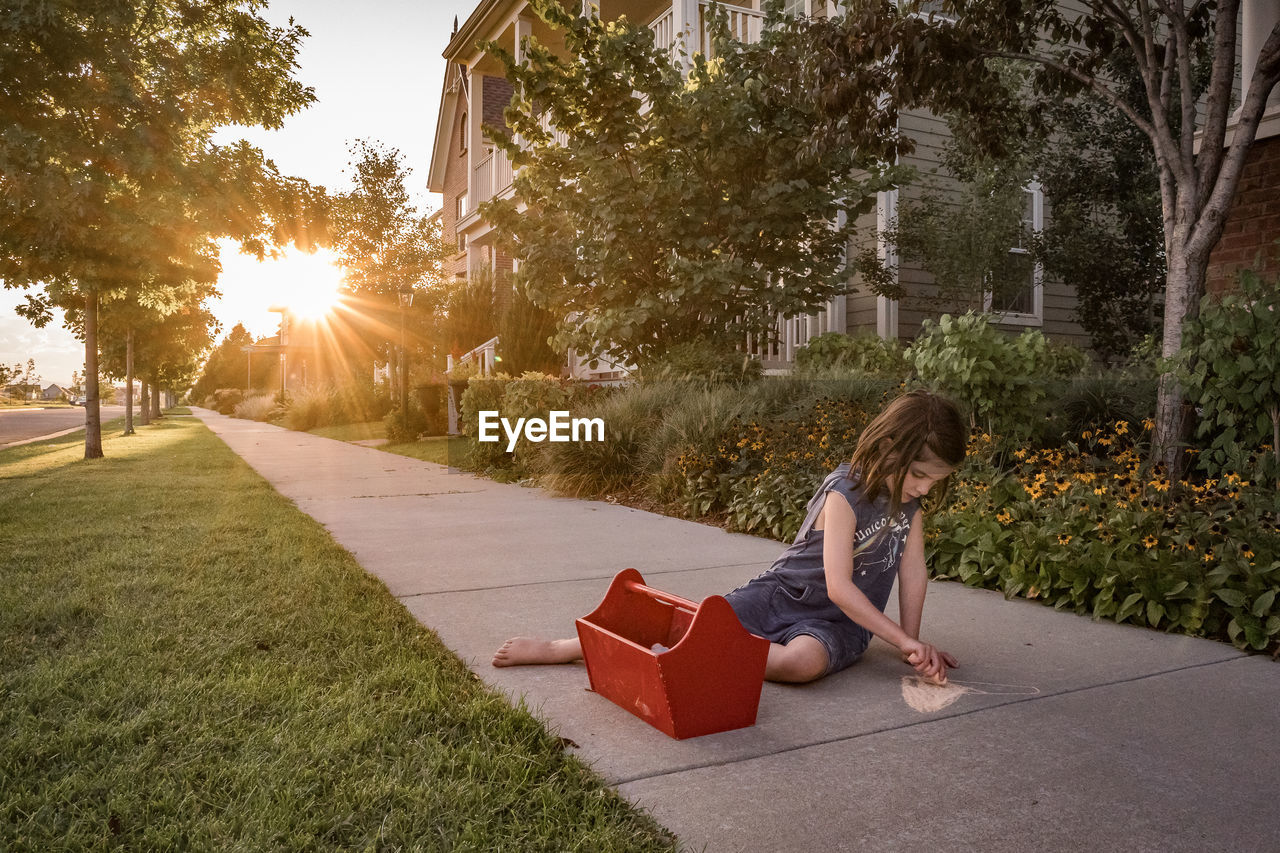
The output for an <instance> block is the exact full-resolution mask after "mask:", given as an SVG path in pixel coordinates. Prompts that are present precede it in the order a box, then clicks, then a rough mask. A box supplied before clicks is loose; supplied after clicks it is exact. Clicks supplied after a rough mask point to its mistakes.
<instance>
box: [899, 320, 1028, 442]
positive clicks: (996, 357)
mask: <svg viewBox="0 0 1280 853" xmlns="http://www.w3.org/2000/svg"><path fill="white" fill-rule="evenodd" d="M1047 358H1048V356H1047V343H1046V341H1045V338H1044V335H1042V334H1041V333H1040V332H1039V331H1038V330H1032V329H1028V330H1027V331H1026V332H1023V333H1022V334H1021V335H1020V336H1018V337H1017V338H1010V337H1009V336H1007V335H1005V334H1003V333H1002V332H1000V331H999V330H998V329H996V328H994V327H992V326H991V324H990V320H989V318H988V317H987V315H985V314H974V313H973V312H969V313H967V314H965V315H964V316H961V317H952V316H950V315H943V317H942V319H940V320H939V321H938V322H937V323H934V322H933V321H932V320H925V321H924V323H923V324H922V327H921V333H920V337H918V338H916V341H915V343H913V344H912V345H911V347H910V348H909V349H908V350H907V353H906V359H907V361H908V362H909V363H910V364H911V365H912V366H913V367H914V368H915V371H916V374H917V375H918V376H919V378H920V380H921V381H922V382H923V383H924V384H925V385H927V386H929V387H930V388H932V389H934V390H935V391H939V392H941V393H943V394H946V395H947V396H949V397H951V398H952V399H954V400H956V401H957V402H959V403H961V404H962V405H964V406H965V407H966V408H967V409H968V410H969V417H970V422H971V424H972V425H973V426H975V427H976V426H977V425H979V424H982V425H984V426H985V427H986V429H987V431H988V432H994V431H996V430H1000V431H1003V432H1004V433H1007V434H1024V433H1026V432H1027V431H1028V430H1029V428H1030V425H1031V423H1032V415H1033V413H1034V410H1035V403H1036V402H1037V401H1038V400H1040V399H1041V398H1042V397H1043V396H1044V387H1043V383H1042V382H1041V381H1040V372H1041V370H1042V368H1043V367H1044V365H1045V364H1046V362H1047Z"/></svg>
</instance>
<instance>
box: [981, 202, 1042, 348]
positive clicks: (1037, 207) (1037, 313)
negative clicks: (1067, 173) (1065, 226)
mask: <svg viewBox="0 0 1280 853" xmlns="http://www.w3.org/2000/svg"><path fill="white" fill-rule="evenodd" d="M1023 192H1024V193H1026V194H1028V195H1030V196H1031V233H1032V234H1039V233H1040V232H1041V231H1043V230H1044V190H1043V189H1042V188H1041V186H1040V182H1039V181H1032V182H1031V183H1029V184H1027V185H1026V186H1025V187H1023ZM1009 253H1010V254H1019V255H1027V254H1030V253H1031V250H1030V249H1026V248H1022V247H1020V246H1014V247H1013V248H1011V249H1009ZM982 307H983V310H985V311H986V312H987V313H989V314H991V315H992V316H993V317H994V318H995V321H996V322H997V323H1001V324H1003V325H1006V326H1043V325H1044V267H1043V266H1042V265H1041V264H1040V263H1039V262H1038V261H1037V262H1036V263H1035V265H1034V266H1033V267H1032V270H1031V311H1030V313H1022V312H1014V311H1005V312H997V311H992V310H991V291H989V290H988V291H987V292H986V293H984V294H983V296H982Z"/></svg>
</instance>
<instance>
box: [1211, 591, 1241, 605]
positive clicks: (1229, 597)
mask: <svg viewBox="0 0 1280 853" xmlns="http://www.w3.org/2000/svg"><path fill="white" fill-rule="evenodd" d="M1213 594H1214V595H1216V596H1218V598H1220V599H1222V600H1223V601H1224V602H1226V603H1227V604H1228V605H1230V606H1231V607H1244V605H1245V601H1246V599H1245V597H1244V593H1243V592H1241V591H1240V590H1238V589H1215V590H1214V591H1213Z"/></svg>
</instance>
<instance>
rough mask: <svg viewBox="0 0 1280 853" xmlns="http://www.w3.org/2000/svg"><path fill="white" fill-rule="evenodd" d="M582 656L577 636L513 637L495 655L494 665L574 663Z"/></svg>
mask: <svg viewBox="0 0 1280 853" xmlns="http://www.w3.org/2000/svg"><path fill="white" fill-rule="evenodd" d="M581 657H582V644H581V643H579V642H578V638H577V637H573V638H570V639H564V640H544V639H542V638H541V637H513V638H512V639H510V640H507V641H506V642H505V643H503V644H502V648H500V649H498V651H497V652H495V653H494V655H493V665H494V666H523V665H525V664H531V663H573V662H574V661H576V660H578V659H579V658H581Z"/></svg>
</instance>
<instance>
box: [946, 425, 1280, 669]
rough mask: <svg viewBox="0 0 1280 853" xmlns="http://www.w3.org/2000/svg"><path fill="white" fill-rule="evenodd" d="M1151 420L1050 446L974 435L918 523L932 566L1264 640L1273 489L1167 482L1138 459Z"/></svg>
mask: <svg viewBox="0 0 1280 853" xmlns="http://www.w3.org/2000/svg"><path fill="white" fill-rule="evenodd" d="M1151 426H1152V424H1151V421H1149V420H1148V421H1146V422H1145V423H1144V424H1143V425H1141V427H1140V428H1139V429H1138V430H1133V429H1131V428H1130V426H1129V424H1128V423H1127V422H1125V421H1120V422H1118V423H1115V424H1112V425H1111V426H1110V427H1109V428H1107V429H1103V430H1097V431H1092V430H1091V431H1086V432H1084V433H1082V434H1081V436H1080V443H1079V446H1078V447H1075V448H1071V447H1068V448H1061V449H1054V450H1048V451H1028V450H1024V449H1018V450H1014V451H1012V452H1009V451H1007V450H1004V449H1001V445H1000V443H999V442H998V441H996V440H995V439H994V438H993V437H992V436H991V435H989V434H982V435H977V436H975V437H974V439H973V441H972V442H971V446H970V454H969V457H968V459H967V460H966V462H965V464H964V465H963V466H962V468H961V471H960V472H959V475H958V477H957V482H956V483H955V484H954V487H953V489H952V491H951V496H950V498H949V501H948V505H947V507H946V508H945V509H944V510H943V511H942V512H940V513H938V514H937V515H936V516H935V517H934V519H933V520H932V523H931V525H930V527H929V529H928V530H927V531H926V534H925V536H926V545H927V549H928V552H929V559H930V562H931V565H932V570H933V572H934V573H935V574H936V575H937V576H939V577H947V578H955V579H957V580H960V581H962V582H964V583H965V584H968V585H970V586H982V587H987V588H992V589H1000V590H1003V591H1004V593H1005V595H1006V596H1010V597H1012V596H1015V595H1020V596H1023V597H1025V598H1029V599H1034V600H1039V601H1043V602H1044V603H1046V604H1051V605H1053V606H1054V607H1058V608H1069V609H1071V610H1074V611H1076V612H1077V613H1089V614H1092V615H1093V616H1094V618H1107V619H1114V620H1115V621H1117V622H1133V623H1135V624H1139V625H1148V626H1150V627H1152V628H1163V629H1165V630H1176V631H1180V632H1182V633H1187V634H1192V635H1196V636H1208V637H1214V638H1220V639H1226V640H1229V641H1230V642H1232V643H1234V644H1235V645H1236V646H1238V647H1240V648H1252V649H1255V650H1261V649H1265V648H1267V647H1268V646H1269V645H1271V644H1274V643H1275V642H1276V640H1277V639H1280V608H1277V606H1276V595H1277V588H1280V524H1277V510H1280V504H1278V503H1277V497H1276V493H1275V491H1274V489H1270V488H1267V487H1264V486H1260V485H1258V484H1253V483H1248V482H1246V481H1243V480H1242V479H1241V478H1240V477H1239V476H1237V475H1235V474H1230V475H1227V476H1226V477H1224V478H1222V479H1213V480H1207V481H1204V482H1192V481H1187V480H1182V481H1176V482H1171V481H1170V480H1169V479H1168V478H1166V477H1164V476H1162V475H1160V474H1158V473H1156V474H1152V473H1150V472H1148V471H1146V470H1145V469H1144V467H1143V463H1142V459H1143V455H1144V450H1145V442H1146V441H1147V439H1148V437H1149V431H1150V429H1151Z"/></svg>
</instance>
